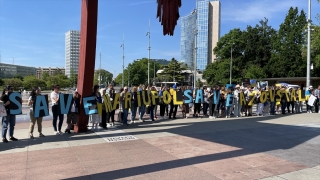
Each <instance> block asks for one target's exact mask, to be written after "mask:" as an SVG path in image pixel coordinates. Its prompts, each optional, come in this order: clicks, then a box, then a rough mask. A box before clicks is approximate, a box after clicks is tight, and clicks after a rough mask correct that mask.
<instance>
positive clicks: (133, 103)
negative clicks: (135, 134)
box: [131, 86, 138, 123]
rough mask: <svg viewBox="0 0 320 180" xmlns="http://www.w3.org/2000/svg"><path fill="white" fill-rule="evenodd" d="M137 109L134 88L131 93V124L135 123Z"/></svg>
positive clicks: (135, 89) (135, 88)
mask: <svg viewBox="0 0 320 180" xmlns="http://www.w3.org/2000/svg"><path fill="white" fill-rule="evenodd" d="M137 108H138V95H137V87H136V86H134V87H133V88H132V91H131V122H132V123H135V120H136V115H137Z"/></svg>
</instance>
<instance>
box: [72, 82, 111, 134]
mask: <svg viewBox="0 0 320 180" xmlns="http://www.w3.org/2000/svg"><path fill="white" fill-rule="evenodd" d="M100 94H101V96H102V97H103V96H106V95H107V90H106V88H101V89H100ZM101 99H102V112H101V123H100V124H99V126H100V127H102V128H103V129H107V112H106V106H105V104H104V101H103V98H101ZM68 115H69V114H68Z"/></svg>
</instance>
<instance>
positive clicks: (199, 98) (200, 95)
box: [195, 89, 203, 103]
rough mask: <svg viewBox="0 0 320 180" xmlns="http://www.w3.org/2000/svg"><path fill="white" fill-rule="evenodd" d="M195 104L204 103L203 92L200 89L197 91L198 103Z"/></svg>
mask: <svg viewBox="0 0 320 180" xmlns="http://www.w3.org/2000/svg"><path fill="white" fill-rule="evenodd" d="M195 103H203V93H202V90H201V89H199V90H198V91H197V96H196V102H195Z"/></svg>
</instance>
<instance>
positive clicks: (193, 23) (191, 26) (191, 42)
mask: <svg viewBox="0 0 320 180" xmlns="http://www.w3.org/2000/svg"><path fill="white" fill-rule="evenodd" d="M196 29H197V13H196V10H193V11H192V12H191V14H190V15H188V16H184V17H182V18H181V43H180V51H181V62H183V63H185V64H186V65H187V66H188V67H189V68H191V69H194V68H193V65H194V58H195V57H194V48H195V31H196Z"/></svg>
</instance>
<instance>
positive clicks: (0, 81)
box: [0, 78, 4, 86]
mask: <svg viewBox="0 0 320 180" xmlns="http://www.w3.org/2000/svg"><path fill="white" fill-rule="evenodd" d="M3 85H4V81H3V79H1V78H0V86H3Z"/></svg>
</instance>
